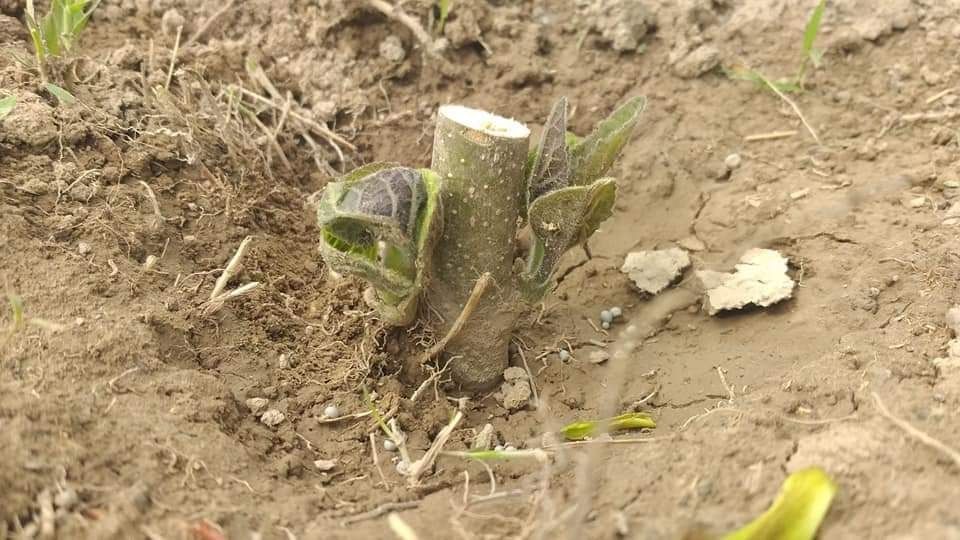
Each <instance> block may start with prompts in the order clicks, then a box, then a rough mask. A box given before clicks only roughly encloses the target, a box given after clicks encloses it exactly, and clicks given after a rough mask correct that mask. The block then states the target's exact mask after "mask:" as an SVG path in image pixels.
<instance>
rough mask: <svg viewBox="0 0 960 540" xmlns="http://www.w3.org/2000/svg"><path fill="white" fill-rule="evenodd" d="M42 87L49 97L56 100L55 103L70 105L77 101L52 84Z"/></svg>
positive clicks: (71, 95) (68, 93)
mask: <svg viewBox="0 0 960 540" xmlns="http://www.w3.org/2000/svg"><path fill="white" fill-rule="evenodd" d="M43 87H44V88H46V89H47V92H50V95H52V96H53V97H55V98H57V101H59V102H60V104H61V105H71V104H73V103H74V102H75V101H77V98H75V97H73V94H71V93H70V92H67V91H66V90H64V89H63V88H61V87H59V86H57V85H55V84H53V83H46V84H44V85H43Z"/></svg>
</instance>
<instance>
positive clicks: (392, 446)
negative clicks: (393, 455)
mask: <svg viewBox="0 0 960 540" xmlns="http://www.w3.org/2000/svg"><path fill="white" fill-rule="evenodd" d="M383 449H384V450H386V451H387V452H396V451H397V443H395V442H393V439H384V440H383Z"/></svg>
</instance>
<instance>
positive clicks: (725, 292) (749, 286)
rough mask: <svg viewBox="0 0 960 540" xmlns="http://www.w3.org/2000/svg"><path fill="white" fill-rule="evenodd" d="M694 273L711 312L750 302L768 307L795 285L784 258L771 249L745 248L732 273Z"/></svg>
mask: <svg viewBox="0 0 960 540" xmlns="http://www.w3.org/2000/svg"><path fill="white" fill-rule="evenodd" d="M697 277H698V278H700V281H701V282H702V283H703V286H704V289H705V290H706V295H707V298H706V306H707V310H708V312H709V313H710V315H716V314H717V313H719V312H720V311H724V310H731V309H740V308H742V307H744V306H747V305H750V304H753V305H757V306H761V307H767V306H770V305H772V304H775V303H777V302H780V301H781V300H785V299H787V298H790V296H791V295H792V294H793V287H794V282H793V280H792V279H790V276H788V275H787V259H786V258H785V257H784V256H783V255H781V254H780V253H778V252H776V251H774V250H771V249H759V248H754V249H751V250H749V251H747V252H746V253H745V254H744V255H743V257H741V258H740V264H737V266H736V271H735V272H733V273H724V272H714V271H711V270H701V271H699V272H697Z"/></svg>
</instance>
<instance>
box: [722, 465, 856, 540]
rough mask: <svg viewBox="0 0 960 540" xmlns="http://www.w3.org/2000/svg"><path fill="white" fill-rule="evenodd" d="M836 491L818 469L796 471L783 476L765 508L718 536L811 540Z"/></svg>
mask: <svg viewBox="0 0 960 540" xmlns="http://www.w3.org/2000/svg"><path fill="white" fill-rule="evenodd" d="M836 492H837V485H836V484H835V483H834V482H833V480H832V479H831V478H830V476H828V475H827V473H825V472H824V471H823V470H822V469H820V468H818V467H811V468H809V469H803V470H800V471H797V472H795V473H793V474H791V475H790V476H788V477H787V479H786V480H784V482H783V486H782V487H781V488H780V493H779V494H777V498H776V499H774V501H773V504H772V505H771V506H770V508H769V509H768V510H767V511H766V512H764V513H763V514H762V515H761V516H760V517H758V518H757V519H755V520H754V521H752V522H750V523H749V524H748V525H746V526H745V527H743V528H742V529H740V530H737V531H735V532H732V533H730V534H727V535H726V536H724V537H723V538H722V540H813V538H814V537H816V534H817V529H818V528H820V524H821V523H822V522H823V519H824V517H826V515H827V511H828V510H829V509H830V503H831V502H832V501H833V497H834V495H835V494H836Z"/></svg>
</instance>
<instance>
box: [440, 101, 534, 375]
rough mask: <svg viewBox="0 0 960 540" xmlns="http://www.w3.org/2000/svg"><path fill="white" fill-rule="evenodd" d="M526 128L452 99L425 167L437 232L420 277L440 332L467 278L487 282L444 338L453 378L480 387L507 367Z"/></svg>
mask: <svg viewBox="0 0 960 540" xmlns="http://www.w3.org/2000/svg"><path fill="white" fill-rule="evenodd" d="M529 135H530V133H529V130H528V129H527V128H526V127H524V126H523V125H522V124H519V123H518V122H514V121H512V120H507V119H505V118H501V117H498V116H495V115H492V114H489V113H486V112H482V111H476V110H472V109H467V108H465V107H459V106H444V107H441V108H440V111H439V113H438V118H437V128H436V133H435V137H434V143H433V162H432V164H431V169H432V170H433V171H435V172H436V173H437V174H438V175H439V176H440V178H441V182H442V187H441V200H442V204H443V219H444V223H443V233H442V235H441V237H440V241H439V242H438V243H437V247H436V250H435V254H434V264H433V275H432V276H431V277H430V279H429V281H428V285H427V296H426V297H427V298H428V299H429V302H430V304H431V306H432V307H433V308H434V309H435V310H436V311H437V312H439V314H440V315H441V316H442V317H443V321H442V323H440V325H439V326H440V328H438V331H439V332H438V334H439V335H441V336H442V335H444V334H445V333H446V331H448V330H449V328H450V326H451V325H452V324H453V322H454V321H455V320H456V318H457V315H459V314H460V311H461V310H462V309H463V307H464V305H465V304H466V302H467V299H468V298H469V296H470V293H471V290H472V289H473V286H474V283H476V281H477V279H478V278H479V277H480V276H481V275H482V274H483V273H485V272H489V273H490V276H491V278H492V279H493V283H492V285H491V286H490V287H488V288H487V291H486V293H485V294H484V296H483V298H482V299H481V300H480V303H479V304H478V306H477V309H476V310H475V311H474V313H473V314H472V315H471V317H470V319H469V320H468V321H467V323H466V325H465V326H464V327H463V329H462V331H461V332H460V333H459V334H458V335H457V336H456V337H455V338H454V339H453V340H452V341H451V342H450V344H449V345H448V346H447V353H448V355H449V356H450V357H451V358H452V362H453V363H452V364H451V365H450V372H451V374H452V376H453V378H454V381H456V382H457V383H459V384H460V385H461V387H462V388H464V389H467V390H473V391H476V390H484V389H488V388H490V387H491V386H493V385H495V384H496V383H497V381H499V378H500V376H501V375H502V373H503V370H504V369H506V367H507V349H508V346H509V344H510V335H511V331H512V330H513V326H514V324H515V323H516V320H517V317H518V312H519V302H520V298H519V295H518V294H517V292H516V291H517V287H516V283H515V279H516V278H515V276H514V271H513V270H514V268H513V265H514V254H515V247H516V246H515V242H516V231H517V225H518V220H519V219H520V216H521V210H522V208H523V205H524V204H525V202H526V197H525V196H524V165H525V163H526V160H527V152H528V149H529Z"/></svg>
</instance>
